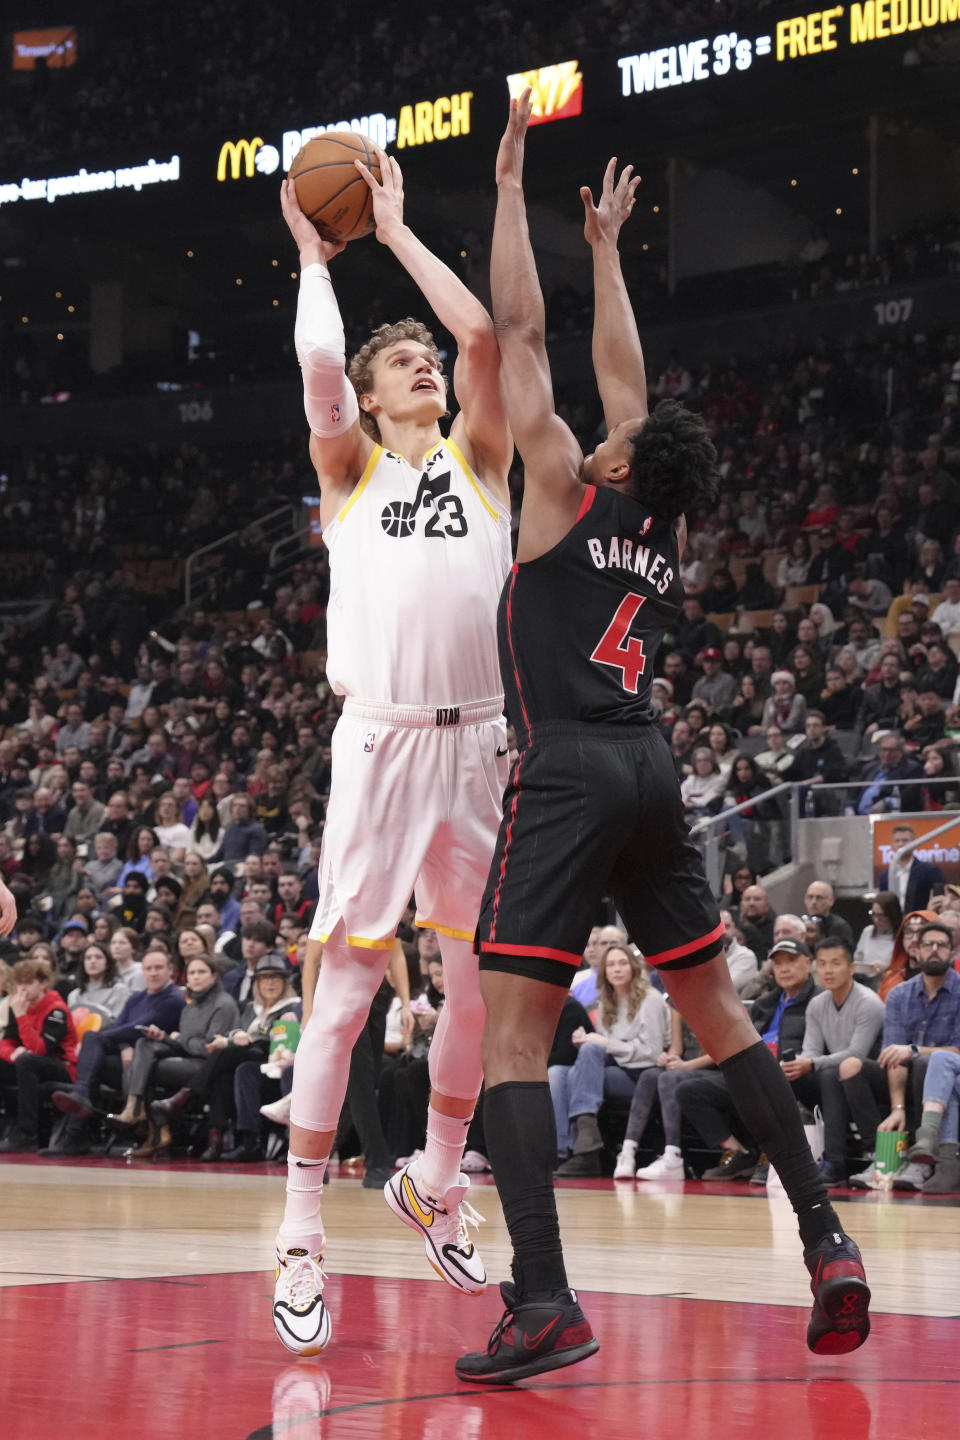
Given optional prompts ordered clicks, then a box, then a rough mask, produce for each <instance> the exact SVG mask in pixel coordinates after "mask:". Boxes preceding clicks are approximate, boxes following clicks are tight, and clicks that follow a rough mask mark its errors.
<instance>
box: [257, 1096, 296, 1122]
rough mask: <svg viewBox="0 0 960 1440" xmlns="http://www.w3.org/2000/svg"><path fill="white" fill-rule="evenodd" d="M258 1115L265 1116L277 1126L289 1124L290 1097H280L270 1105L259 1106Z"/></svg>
mask: <svg viewBox="0 0 960 1440" xmlns="http://www.w3.org/2000/svg"><path fill="white" fill-rule="evenodd" d="M260 1114H261V1115H266V1117H267V1119H268V1120H273V1121H274V1123H275V1124H277V1125H289V1124H290V1096H289V1095H281V1096H280V1099H279V1100H274V1102H273V1104H272V1105H261V1106H260Z"/></svg>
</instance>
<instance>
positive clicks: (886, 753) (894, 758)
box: [856, 731, 923, 815]
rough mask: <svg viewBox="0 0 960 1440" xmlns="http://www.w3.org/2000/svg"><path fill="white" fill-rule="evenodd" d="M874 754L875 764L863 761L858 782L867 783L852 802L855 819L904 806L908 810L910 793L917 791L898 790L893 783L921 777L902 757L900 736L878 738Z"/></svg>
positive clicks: (912, 762)
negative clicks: (854, 805)
mask: <svg viewBox="0 0 960 1440" xmlns="http://www.w3.org/2000/svg"><path fill="white" fill-rule="evenodd" d="M877 754H878V758H877V759H876V760H868V761H867V763H866V765H865V766H864V768H863V770H862V772H861V775H860V779H861V780H868V781H870V782H871V783H870V784H868V785H867V786H865V788H864V789H863V790H861V791H860V794H859V797H858V799H857V802H856V803H857V814H858V815H874V814H883V813H884V812H885V811H887V810H902V809H904V807H905V806H906V808H909V805H910V799H909V796H910V790H912V789H915V788H917V787H914V786H910V787H909V789H907V790H901V789H900V788H899V786H898V785H897V781H898V780H915V779H919V778H920V777H921V776H922V774H923V770H922V768H921V767H920V766H919V765H918V764H917V762H916V761H915V760H913V759H912V758H911V757H910V756H909V755H906V754H905V753H904V748H903V741H902V740H901V738H900V736H899V735H895V734H894V733H893V732H892V731H888V732H887V733H886V734H884V735H881V737H880V743H879V745H878V746H877ZM917 798H918V799H919V794H918V796H917Z"/></svg>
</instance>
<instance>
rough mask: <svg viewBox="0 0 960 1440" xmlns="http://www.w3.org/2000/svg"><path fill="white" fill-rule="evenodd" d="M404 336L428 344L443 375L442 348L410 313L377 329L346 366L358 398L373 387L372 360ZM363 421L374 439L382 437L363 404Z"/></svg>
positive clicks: (362, 423)
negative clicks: (404, 317) (402, 318)
mask: <svg viewBox="0 0 960 1440" xmlns="http://www.w3.org/2000/svg"><path fill="white" fill-rule="evenodd" d="M401 340H416V341H417V343H418V344H419V345H425V346H426V347H427V349H428V350H429V351H430V354H431V355H432V356H433V359H434V361H435V362H436V366H437V370H438V371H439V373H440V374H441V375H443V361H442V360H441V359H440V351H439V350H438V349H437V342H436V341H435V340H434V338H433V336H432V335H431V333H430V331H429V330H428V329H427V327H426V325H424V324H423V322H422V320H414V318H413V316H412V315H408V316H407V318H406V319H405V320H397V321H395V322H394V324H392V325H381V326H380V327H379V329H377V330H374V332H373V334H372V335H371V336H370V339H369V340H368V341H367V343H366V345H364V346H362V348H361V349H359V350H358V351H357V353H356V355H354V357H353V359H352V360H351V361H350V364H349V366H348V367H347V379H348V380H349V381H350V384H351V385H352V386H353V388H354V390H355V391H356V392H357V399H358V400H359V399H360V397H361V395H369V393H370V391H371V390H372V389H373V362H374V360H375V359H376V357H377V356H378V355H379V354H380V351H381V350H386V349H387V348H388V346H390V345H398V344H399V343H400V341H401ZM443 383H444V389H446V384H447V382H446V377H444V382H443ZM360 424H361V425H362V426H363V429H364V430H365V431H366V433H367V434H368V435H369V436H370V438H371V440H376V441H377V442H378V443H379V441H380V426H379V425H378V424H377V422H376V420H375V419H374V417H373V416H372V415H368V414H367V412H366V411H365V410H364V409H363V408H362V407H361V410H360Z"/></svg>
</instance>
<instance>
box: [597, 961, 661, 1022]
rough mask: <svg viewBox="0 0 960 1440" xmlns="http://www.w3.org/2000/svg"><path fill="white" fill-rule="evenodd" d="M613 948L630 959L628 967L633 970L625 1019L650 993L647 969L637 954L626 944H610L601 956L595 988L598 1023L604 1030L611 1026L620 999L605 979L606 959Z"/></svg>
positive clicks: (630, 1016)
mask: <svg viewBox="0 0 960 1440" xmlns="http://www.w3.org/2000/svg"><path fill="white" fill-rule="evenodd" d="M613 950H619V951H620V952H621V954H623V955H626V957H627V959H628V960H629V961H630V969H631V971H632V972H633V973H632V974H631V976H630V988H629V990H628V991H627V1019H628V1020H632V1019H633V1017H634V1015H636V1013H637V1011H638V1010H639V1009H640V1006H641V1005H642V1004H643V1002H644V1000H646V998H647V996H648V994H649V993H650V981H649V980H648V979H647V970H646V966H645V965H644V963H643V961H642V960H641V959H640V957H639V955H634V953H633V951H632V950H628V948H627V946H626V945H611V946H610V948H609V949H608V950H607V953H606V955H604V957H603V962H602V963H601V966H600V981H599V984H598V986H597V990H598V992H599V995H600V1023H601V1024H602V1026H603V1028H604V1030H610V1029H612V1028H613V1024H614V1022H615V1020H616V1018H617V1010H618V1009H619V1005H620V1001H619V998H618V996H617V992H616V991H615V990H614V988H613V986H612V985H611V984H610V981H609V980H608V979H607V959H608V957H609V955H610V953H611V951H613Z"/></svg>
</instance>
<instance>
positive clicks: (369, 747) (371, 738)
mask: <svg viewBox="0 0 960 1440" xmlns="http://www.w3.org/2000/svg"><path fill="white" fill-rule="evenodd" d="M376 739H377V732H376V730H368V731H367V733H366V735H364V737H363V753H364V754H365V755H372V754H373V747H374V744H375V742H376Z"/></svg>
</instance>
